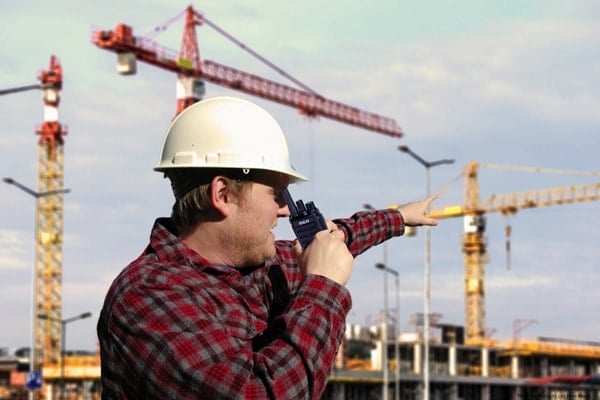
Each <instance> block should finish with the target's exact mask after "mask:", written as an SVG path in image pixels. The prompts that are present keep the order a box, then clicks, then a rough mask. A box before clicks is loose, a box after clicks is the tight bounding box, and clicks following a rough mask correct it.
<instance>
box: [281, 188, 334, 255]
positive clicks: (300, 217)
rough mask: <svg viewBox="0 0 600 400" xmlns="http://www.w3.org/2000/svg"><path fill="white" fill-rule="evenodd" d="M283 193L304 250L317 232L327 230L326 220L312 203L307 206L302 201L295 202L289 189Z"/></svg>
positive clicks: (295, 231) (293, 226) (293, 225)
mask: <svg viewBox="0 0 600 400" xmlns="http://www.w3.org/2000/svg"><path fill="white" fill-rule="evenodd" d="M281 193H282V195H283V199H284V200H285V203H286V204H287V206H288V208H289V209H290V224H292V229H293V231H294V234H295V235H296V238H298V240H299V241H300V244H301V245H302V248H303V249H305V248H306V246H308V245H309V244H310V242H311V241H312V240H313V238H314V237H315V234H316V233H317V232H319V231H322V230H324V229H327V223H326V222H325V218H323V215H321V212H320V211H319V209H318V208H317V207H316V206H315V203H313V202H312V201H309V202H307V203H306V205H305V204H304V202H303V201H302V200H298V201H297V202H294V200H293V199H292V195H290V192H289V191H288V189H287V188H285V189H284V190H283V191H282V192H281Z"/></svg>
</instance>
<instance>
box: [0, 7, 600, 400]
mask: <svg viewBox="0 0 600 400" xmlns="http://www.w3.org/2000/svg"><path fill="white" fill-rule="evenodd" d="M177 21H183V24H184V28H183V34H182V36H181V48H180V49H179V50H172V49H169V48H166V47H163V46H162V45H160V44H159V43H157V42H156V41H155V40H154V39H153V38H149V37H144V36H137V35H136V32H135V30H134V27H132V26H130V25H128V24H126V23H120V24H117V25H116V26H115V27H107V28H103V29H99V28H93V29H92V31H91V43H90V45H91V46H95V48H96V49H97V50H98V51H100V50H102V51H104V52H106V53H107V54H108V53H113V54H112V55H113V56H114V57H115V58H116V70H117V73H118V74H120V75H126V76H133V75H136V73H137V71H138V68H139V66H140V65H141V64H144V65H148V66H152V67H155V68H158V69H161V70H164V71H165V72H166V73H165V76H166V79H169V78H172V77H174V78H176V87H177V93H176V99H175V114H178V113H180V112H181V111H183V110H184V109H185V108H186V107H188V106H190V105H192V104H194V103H195V102H197V101H199V100H201V99H203V98H205V97H207V96H210V93H207V85H206V84H207V83H210V84H214V85H218V86H222V87H224V88H227V89H229V90H231V92H232V93H236V92H241V93H244V94H246V95H251V96H256V97H258V98H261V99H265V100H268V101H272V102H274V103H277V104H279V105H282V106H285V107H289V108H291V109H293V110H296V111H298V112H299V113H300V114H301V115H302V116H305V117H307V118H309V119H316V118H324V119H329V120H332V121H335V122H336V123H339V124H341V125H348V126H353V127H358V128H360V129H363V130H365V131H368V132H372V133H376V134H379V135H385V136H387V137H391V138H403V137H404V136H405V133H404V131H403V130H402V128H400V126H399V124H398V123H397V122H396V120H395V119H393V118H389V117H386V116H383V115H379V114H377V113H374V112H370V111H367V110H363V109H360V108H356V107H353V106H350V105H347V104H345V103H342V102H338V101H335V100H331V99H328V98H326V97H323V96H321V95H320V94H319V93H318V92H316V91H314V90H312V89H310V88H309V87H308V86H307V85H305V84H303V83H302V82H300V81H298V80H296V79H295V78H293V77H292V76H291V75H289V74H287V73H286V72H284V71H282V70H281V69H279V68H278V67H277V66H276V65H274V64H272V63H270V62H269V61H267V60H266V59H265V58H264V57H263V56H261V55H259V54H258V53H256V52H254V51H253V50H251V49H250V48H249V47H247V46H246V45H244V44H243V43H242V42H241V41H239V40H238V39H236V38H235V37H233V36H232V35H231V34H229V33H228V32H226V31H225V30H223V29H222V28H220V27H219V26H218V25H216V24H215V23H213V22H211V21H210V20H208V19H207V18H206V16H205V15H203V14H202V13H200V12H199V11H197V10H196V9H195V8H194V7H192V6H189V7H187V8H186V9H185V10H183V11H182V12H181V13H180V14H179V15H177V16H176V17H174V18H172V19H170V20H169V22H168V24H171V23H175V22H177ZM199 26H206V27H209V28H212V29H214V30H215V31H217V32H218V33H219V34H221V35H223V36H224V37H225V38H226V39H227V40H229V41H231V42H233V43H234V44H235V45H236V46H238V47H239V48H241V49H243V50H244V51H246V52H248V53H250V54H251V55H252V56H253V57H255V58H256V59H258V60H259V61H260V62H262V63H264V64H266V65H267V66H268V67H270V68H273V69H274V70H276V71H277V73H279V74H280V75H283V76H285V77H286V78H288V79H290V80H292V82H293V83H294V86H288V85H286V84H283V83H279V82H275V81H273V80H269V79H266V78H263V77H261V76H258V75H255V74H251V73H249V72H245V71H244V70H243V69H239V68H234V67H231V66H228V65H225V64H220V63H217V62H214V61H209V60H203V59H201V57H200V51H199V46H198V42H197V32H196V28H197V27H199ZM163 29H164V25H163ZM59 56H60V55H51V56H50V61H49V65H48V66H47V68H44V69H43V70H42V71H41V72H40V73H39V75H38V81H39V82H38V83H36V84H32V85H28V86H20V87H13V88H8V89H4V88H0V89H2V90H1V91H0V95H2V96H4V95H11V96H12V95H14V96H18V95H19V93H20V92H25V91H31V90H42V91H43V102H42V104H40V107H41V108H43V113H44V119H43V121H42V122H41V124H40V125H39V127H38V128H37V129H36V131H35V133H36V134H37V135H38V140H37V147H38V159H37V186H36V189H35V190H33V189H30V188H28V187H27V186H25V185H23V184H21V183H20V182H18V181H17V180H15V179H12V178H4V184H8V185H12V186H15V187H16V189H19V190H21V191H25V192H27V194H29V195H32V196H33V197H35V202H36V205H35V210H36V213H35V218H36V222H35V235H34V237H35V240H36V242H35V260H34V276H33V280H34V282H33V290H32V292H33V299H32V304H33V309H32V315H31V319H32V332H31V347H27V348H23V349H20V350H19V351H17V352H10V351H8V350H3V351H2V352H1V353H0V399H25V398H29V399H36V400H37V399H40V400H41V399H46V400H54V399H73V400H74V399H82V400H88V399H89V400H92V399H100V392H101V387H100V356H99V353H97V352H77V351H68V350H67V348H66V344H65V336H66V333H65V328H66V325H67V323H70V322H74V321H77V320H80V319H86V318H89V317H91V316H92V315H91V313H82V314H80V315H76V316H74V317H70V318H65V315H64V313H63V287H62V285H63V265H62V262H63V240H64V238H65V234H64V232H63V230H64V228H63V219H64V196H65V195H66V194H67V193H69V189H68V188H65V183H64V169H65V151H64V144H65V135H67V129H66V125H65V124H63V123H62V122H61V118H59V105H60V101H61V91H62V89H63V79H64V76H63V69H62V67H63V66H62V65H61V61H60V59H59ZM131 79H136V78H131ZM137 79H139V78H137ZM123 85H126V83H123ZM98 90H101V89H98ZM132 90H134V89H133V88H132ZM398 150H400V151H401V152H404V153H407V154H408V155H410V156H412V157H413V158H415V159H416V160H417V161H419V162H420V163H421V164H422V165H423V166H425V167H426V168H427V169H428V168H429V167H431V166H433V165H436V164H434V163H428V162H427V161H425V160H423V159H422V158H421V157H420V156H418V155H416V154H415V153H413V152H412V150H411V149H410V148H409V147H408V146H405V145H401V146H398ZM67 157H68V155H67ZM439 163H448V164H450V163H454V160H440V162H439ZM484 168H485V169H497V170H510V171H520V172H535V173H547V174H560V175H579V176H589V177H598V176H600V172H598V171H582V170H571V169H563V168H537V167H526V166H516V165H499V164H491V163H485V162H478V161H471V162H469V163H468V164H467V165H464V166H463V167H462V173H461V181H462V184H463V198H464V201H463V202H462V203H461V204H455V205H450V206H443V207H440V208H437V206H435V205H434V207H433V208H432V209H431V210H430V211H429V215H430V216H431V217H433V218H436V219H438V220H440V221H444V220H449V219H455V218H457V219H462V220H463V227H464V229H463V231H462V233H461V245H462V248H461V249H460V250H461V252H462V256H463V261H464V263H463V270H462V276H461V279H462V282H464V285H463V293H462V295H463V296H464V321H461V322H454V323H446V322H443V321H442V320H441V318H439V315H438V314H436V312H434V311H432V310H431V308H430V304H429V302H428V301H429V298H428V297H425V300H424V302H425V304H424V309H423V312H415V313H413V314H412V315H411V321H412V327H413V329H411V330H410V331H405V330H402V331H401V330H400V328H399V326H400V321H398V318H395V317H394V316H393V315H392V313H391V311H390V310H392V309H394V307H396V310H399V308H400V306H399V305H395V306H394V305H387V303H386V310H385V312H384V313H383V316H382V317H381V318H379V320H378V321H377V323H375V324H371V325H369V326H366V325H358V324H350V323H349V324H348V325H347V328H346V333H345V340H344V343H343V345H342V347H341V348H340V350H339V352H338V357H337V360H336V364H335V367H334V369H333V371H332V373H331V374H330V376H329V380H328V384H327V388H326V392H325V394H324V396H323V397H322V399H323V400H362V399H365V400H367V399H383V400H388V399H394V400H398V399H402V400H429V399H431V400H441V399H444V400H445V399H448V400H459V399H460V400H503V399H506V400H538V399H540V400H541V399H565V400H567V399H581V400H584V399H585V400H600V341H598V342H594V341H582V340H577V339H571V338H556V337H546V336H539V337H537V338H535V339H525V338H524V337H523V335H522V332H523V331H524V330H525V329H526V328H527V327H528V326H529V325H531V324H533V323H535V320H534V319H515V320H514V321H513V327H512V337H511V338H508V339H505V340H500V339H495V338H493V336H492V335H491V334H490V331H489V329H488V326H487V325H486V276H485V266H486V264H487V263H488V262H489V255H488V242H487V239H486V221H487V219H486V217H487V215H488V214H498V215H502V216H514V215H515V214H517V213H526V212H528V211H527V210H530V209H537V208H556V207H557V208H565V207H571V206H572V205H574V204H579V203H588V202H596V201H598V200H600V182H591V183H583V184H572V185H566V186H558V187H550V188H546V189H535V190H526V191H520V192H512V193H500V194H495V195H492V196H490V197H489V198H482V194H481V193H480V192H481V190H480V182H479V173H480V170H481V169H484ZM428 189H429V188H428ZM389 207H392V208H393V207H398V206H397V205H396V204H390V205H389ZM442 223H443V222H442ZM409 234H410V233H407V235H409ZM423 235H424V237H425V240H426V248H425V251H426V257H425V271H424V273H425V275H424V279H425V285H427V284H428V281H427V280H428V279H429V275H428V274H429V273H430V271H429V265H428V263H429V262H430V260H429V240H430V236H429V235H430V233H429V231H428V229H427V230H425V232H424V233H423ZM510 244H511V226H510V225H506V227H505V248H506V253H507V263H509V262H510V261H509V260H510V251H511V246H510ZM391 261H392V262H393V260H391ZM387 263H388V260H384V263H383V264H378V266H377V267H378V268H379V269H381V270H382V271H383V274H384V275H385V276H388V273H389V276H390V277H392V276H394V275H395V276H396V279H398V277H397V272H396V271H395V270H393V269H391V268H389V267H388V265H387ZM386 279H387V278H386ZM385 282H386V283H385V285H386V287H385V292H384V296H385V297H386V300H385V301H386V302H387V296H388V295H387V280H386V281H385ZM425 291H426V292H425V293H426V296H429V287H428V286H426V288H425ZM388 306H389V307H390V308H389V309H388ZM599 339H600V338H599ZM0 347H1V344H0Z"/></svg>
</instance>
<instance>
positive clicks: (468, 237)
mask: <svg viewBox="0 0 600 400" xmlns="http://www.w3.org/2000/svg"><path fill="white" fill-rule="evenodd" d="M481 165H485V164H480V163H477V162H475V161H472V162H470V163H469V164H468V165H467V166H466V168H465V172H464V176H465V188H464V189H465V202H464V204H463V205H454V206H448V207H444V208H443V209H441V210H431V212H430V213H429V216H430V217H432V218H436V219H445V218H454V217H463V219H464V234H463V248H462V251H463V255H464V280H465V281H464V285H465V325H466V327H465V328H466V341H467V342H468V343H471V344H477V343H481V342H482V341H483V340H484V339H486V337H485V332H486V327H485V317H486V315H485V265H486V264H487V263H488V261H489V256H488V253H487V246H486V240H485V227H486V219H485V214H486V213H491V212H499V213H501V214H503V215H511V214H514V213H516V212H517V211H519V210H522V209H528V208H537V207H548V206H557V205H565V204H573V203H580V202H587V201H597V200H600V182H596V183H588V184H581V185H571V186H566V187H557V188H548V189H540V190H533V191H525V192H515V193H508V194H501V195H492V196H490V197H489V198H488V199H487V200H486V201H485V202H482V201H481V198H480V193H479V182H478V170H479V167H480V166H481ZM505 169H510V168H509V167H508V166H507V168H505ZM519 169H520V170H525V169H524V168H519ZM539 171H543V170H541V169H531V170H530V171H529V172H539ZM548 171H550V172H553V173H572V172H573V171H568V170H548ZM578 172H584V171H578ZM587 175H598V173H594V172H590V173H587Z"/></svg>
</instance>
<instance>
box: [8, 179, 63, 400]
mask: <svg viewBox="0 0 600 400" xmlns="http://www.w3.org/2000/svg"><path fill="white" fill-rule="evenodd" d="M2 180H3V181H4V182H5V183H7V184H9V185H13V186H16V187H17V188H19V189H20V190H22V191H24V192H25V193H27V194H29V195H30V196H33V197H35V198H36V199H39V198H40V197H46V196H52V195H55V194H61V193H62V194H65V193H69V192H70V190H69V189H56V190H48V191H45V192H37V191H35V190H33V189H31V188H29V187H27V186H25V185H23V184H22V183H20V182H18V181H16V180H14V179H13V178H3V179H2ZM36 209H37V206H36ZM36 220H37V218H36ZM38 236H39V235H38V226H37V223H36V227H35V237H34V242H35V243H37V240H38ZM35 248H36V249H37V246H35ZM35 281H36V271H35V263H34V266H33V273H32V290H31V291H32V306H31V349H30V351H29V372H30V373H35V372H36V368H37V350H38V349H37V348H36V347H37V343H36V326H37V316H36V312H37V293H36V282H35ZM33 398H34V393H33V390H30V391H29V399H30V400H33Z"/></svg>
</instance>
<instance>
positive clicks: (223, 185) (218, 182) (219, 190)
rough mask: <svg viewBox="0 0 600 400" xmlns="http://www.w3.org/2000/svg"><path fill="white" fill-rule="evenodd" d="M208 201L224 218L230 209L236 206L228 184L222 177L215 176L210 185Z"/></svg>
mask: <svg viewBox="0 0 600 400" xmlns="http://www.w3.org/2000/svg"><path fill="white" fill-rule="evenodd" d="M210 199H211V202H212V205H213V207H214V208H215V210H217V212H219V213H220V214H221V215H223V216H224V217H227V216H228V215H229V214H230V212H231V207H232V206H234V205H236V204H235V202H234V199H233V196H232V194H231V191H230V188H229V182H228V180H227V179H226V178H224V177H223V176H215V177H214V178H213V180H212V181H211V183H210Z"/></svg>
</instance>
